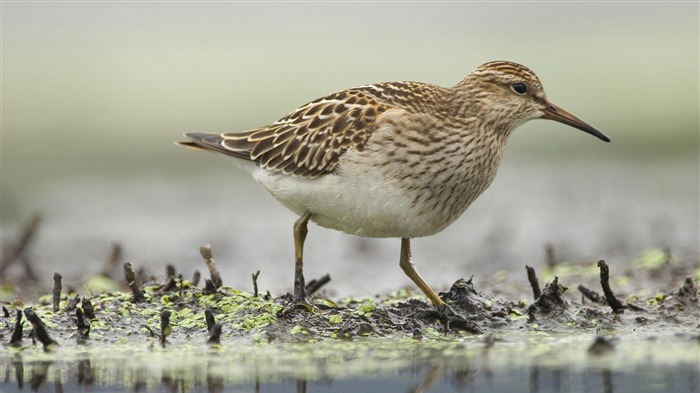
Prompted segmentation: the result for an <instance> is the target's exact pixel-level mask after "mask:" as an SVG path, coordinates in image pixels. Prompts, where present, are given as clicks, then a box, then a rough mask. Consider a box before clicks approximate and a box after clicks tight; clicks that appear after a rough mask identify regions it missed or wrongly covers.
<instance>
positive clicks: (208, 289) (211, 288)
mask: <svg viewBox="0 0 700 393" xmlns="http://www.w3.org/2000/svg"><path fill="white" fill-rule="evenodd" d="M204 284H205V285H204V291H203V293H204V294H205V295H210V294H212V293H216V285H214V282H213V281H212V280H210V279H208V278H207V279H206V280H204Z"/></svg>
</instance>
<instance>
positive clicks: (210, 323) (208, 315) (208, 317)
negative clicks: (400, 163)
mask: <svg viewBox="0 0 700 393" xmlns="http://www.w3.org/2000/svg"><path fill="white" fill-rule="evenodd" d="M204 320H205V321H207V331H208V332H210V331H211V328H213V327H214V324H216V320H215V319H214V312H212V311H211V308H207V309H206V310H204Z"/></svg>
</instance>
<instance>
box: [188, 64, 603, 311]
mask: <svg viewBox="0 0 700 393" xmlns="http://www.w3.org/2000/svg"><path fill="white" fill-rule="evenodd" d="M537 118H542V119H550V120H556V121H558V122H561V123H564V124H567V125H569V126H572V127H575V128H578V129H579V130H582V131H585V132H587V133H589V134H592V135H594V136H596V137H598V138H599V139H602V140H603V141H606V142H609V141H610V139H609V138H608V137H607V136H606V135H605V134H603V133H602V132H600V131H598V130H596V129H595V128H593V127H592V126H590V125H588V124H587V123H586V122H584V121H582V120H581V119H579V118H577V117H576V116H574V115H572V114H571V113H569V112H567V111H565V110H564V109H562V108H560V107H559V106H557V105H555V104H553V103H551V102H550V101H549V100H548V99H547V97H546V96H545V93H544V90H543V88H542V84H541V83H540V80H539V78H538V77H537V76H536V75H535V73H534V72H532V71H531V70H530V69H528V68H526V67H524V66H522V65H520V64H516V63H512V62H508V61H494V62H490V63H486V64H483V65H481V66H480V67H478V68H477V69H476V70H474V71H473V72H471V73H470V74H469V75H467V77H465V78H464V79H463V80H462V81H461V82H459V83H457V84H456V85H455V86H453V87H451V88H445V87H440V86H436V85H432V84H427V83H420V82H386V83H376V84H371V85H366V86H361V87H357V88H352V89H348V90H343V91H340V92H337V93H333V94H331V95H328V96H326V97H323V98H319V99H317V100H315V101H312V102H309V103H308V104H306V105H303V106H301V107H300V108H298V109H296V110H294V111H292V112H291V113H290V114H288V115H287V116H285V117H283V118H282V119H280V120H278V121H276V122H274V123H272V124H270V125H267V126H263V127H260V128H255V129H252V130H247V131H243V132H225V133H220V134H203V133H196V132H190V133H186V134H185V135H186V136H187V138H189V141H188V142H180V143H181V144H182V145H185V146H188V147H193V148H196V149H203V150H210V151H214V152H218V153H223V154H225V155H228V156H231V157H234V158H235V160H234V161H235V163H236V164H237V165H238V166H239V167H241V168H242V169H244V170H246V171H247V172H248V173H250V174H251V175H252V176H253V178H254V179H255V180H256V181H258V182H259V183H260V184H262V186H263V187H265V189H267V191H269V192H270V194H272V195H273V196H274V197H275V198H277V200H278V201H279V202H280V203H282V204H283V205H284V206H286V207H287V208H289V209H291V210H292V211H293V212H295V213H297V214H298V215H299V216H300V218H299V219H298V220H297V221H296V223H295V224H294V248H295V279H294V295H293V298H294V300H295V301H296V302H300V303H303V302H305V298H306V293H305V289H304V277H303V250H304V240H305V238H306V234H307V224H308V222H309V221H313V222H315V223H316V224H318V225H320V226H322V227H326V228H332V229H337V230H339V231H343V232H346V233H349V234H354V235H358V236H366V237H377V238H383V237H393V238H400V239H401V255H400V258H399V266H400V267H401V268H402V269H403V271H404V273H405V274H406V275H407V276H408V277H409V278H410V279H411V280H412V281H413V282H414V283H415V284H416V285H417V286H418V287H419V288H420V289H421V290H422V291H423V293H425V295H426V296H427V297H428V298H429V299H430V301H431V302H432V303H433V304H434V305H435V306H436V307H438V309H439V310H441V309H444V308H445V307H447V306H446V305H445V303H444V302H443V300H442V299H440V297H439V296H438V295H437V294H436V293H435V291H433V289H432V288H431V287H430V286H429V285H428V284H427V283H426V282H425V281H424V280H423V278H422V277H421V276H420V274H418V271H416V269H415V267H414V265H413V262H412V260H411V248H410V242H411V239H412V238H415V237H422V236H430V235H433V234H436V233H438V232H440V231H442V230H443V229H445V228H446V227H447V226H448V225H450V224H451V223H452V222H453V221H455V220H456V219H457V218H458V217H459V216H460V215H461V214H462V213H464V211H465V210H466V209H467V207H469V205H470V204H471V203H472V202H473V201H474V200H475V199H476V198H477V197H478V196H479V195H480V194H481V193H482V192H483V191H484V190H485V189H486V188H487V187H488V186H489V185H490V184H491V182H492V181H493V179H494V176H496V170H497V168H498V165H499V163H500V161H501V157H502V156H503V151H504V149H505V145H506V140H507V139H508V136H509V135H510V133H511V132H512V131H513V130H514V129H515V128H516V127H518V126H520V125H522V124H523V123H525V122H527V121H529V120H532V119H537Z"/></svg>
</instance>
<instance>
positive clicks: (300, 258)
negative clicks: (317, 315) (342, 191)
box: [292, 212, 311, 303]
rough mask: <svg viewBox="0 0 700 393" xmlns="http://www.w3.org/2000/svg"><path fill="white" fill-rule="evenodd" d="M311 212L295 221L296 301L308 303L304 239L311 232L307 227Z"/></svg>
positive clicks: (293, 299) (294, 299)
mask: <svg viewBox="0 0 700 393" xmlns="http://www.w3.org/2000/svg"><path fill="white" fill-rule="evenodd" d="M310 218H311V212H306V213H304V215H302V216H301V217H299V219H298V220H297V221H296V222H295V223H294V295H293V298H292V301H293V302H294V303H306V288H305V287H306V283H305V282H304V241H305V240H306V234H307V233H308V232H309V231H308V229H307V228H306V226H307V224H308V223H309V219H310Z"/></svg>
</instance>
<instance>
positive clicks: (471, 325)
mask: <svg viewBox="0 0 700 393" xmlns="http://www.w3.org/2000/svg"><path fill="white" fill-rule="evenodd" d="M437 316H438V318H439V319H440V321H441V322H442V326H443V327H444V328H445V334H447V332H449V331H450V329H453V330H464V331H467V332H469V333H474V334H481V333H483V332H482V330H481V328H479V325H477V324H476V323H475V322H472V321H470V320H468V319H466V318H465V317H463V316H461V315H459V314H457V312H456V311H455V310H454V309H453V308H452V307H450V306H449V305H448V304H447V303H443V304H441V305H439V306H437Z"/></svg>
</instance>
